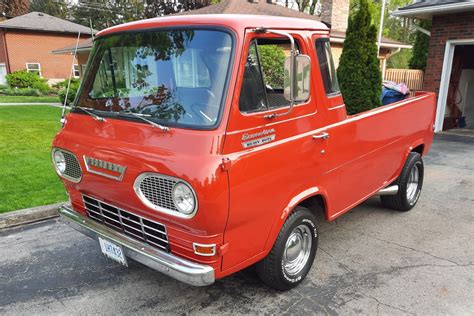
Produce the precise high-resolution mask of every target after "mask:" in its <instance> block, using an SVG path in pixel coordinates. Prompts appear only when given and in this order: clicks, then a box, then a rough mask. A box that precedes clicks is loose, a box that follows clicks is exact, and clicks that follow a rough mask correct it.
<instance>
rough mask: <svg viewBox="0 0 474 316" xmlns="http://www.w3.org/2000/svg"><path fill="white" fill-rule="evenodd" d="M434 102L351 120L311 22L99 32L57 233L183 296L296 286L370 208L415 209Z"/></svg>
mask: <svg viewBox="0 0 474 316" xmlns="http://www.w3.org/2000/svg"><path fill="white" fill-rule="evenodd" d="M434 113H435V95H434V94H432V93H418V94H417V95H416V96H414V97H412V98H410V99H407V100H404V101H400V102H397V103H394V104H391V105H387V106H382V107H379V108H376V109H374V110H371V111H367V112H364V113H359V114H356V115H352V116H349V115H347V113H346V109H345V105H344V102H343V98H342V96H341V93H340V91H339V88H338V83H337V79H336V73H335V69H334V65H333V60H332V56H331V49H330V45H329V29H328V28H327V27H326V26H325V25H324V24H322V23H319V22H315V21H310V20H302V19H290V18H280V17H267V16H250V15H249V16H246V15H203V16H185V17H184V16H183V17H180V16H177V17H160V18H156V19H150V20H144V21H139V22H133V23H128V24H124V25H120V26H116V27H112V28H109V29H106V30H104V31H102V32H100V33H99V34H98V35H97V37H96V39H95V43H94V47H93V50H92V52H91V57H90V60H89V63H88V66H87V69H86V74H85V76H84V79H83V81H82V84H81V87H80V89H79V91H78V93H77V97H76V100H75V101H74V104H73V107H72V109H71V111H70V113H69V114H68V115H67V116H66V118H65V119H64V120H63V123H64V127H63V129H62V130H61V131H60V132H59V133H58V135H57V136H56V137H55V139H54V142H53V148H52V159H53V164H54V166H55V169H56V172H57V173H58V175H59V176H60V177H61V179H62V180H63V182H64V185H65V187H66V189H67V191H68V193H69V197H70V200H71V205H72V206H71V207H67V206H63V207H61V208H60V210H59V213H60V215H61V217H62V219H63V220H64V221H65V222H66V223H68V224H69V225H71V226H72V227H74V228H76V229H77V230H79V231H81V232H83V233H85V234H86V235H89V236H91V237H93V238H95V239H97V240H98V241H99V244H100V248H101V250H102V252H103V253H104V254H105V255H107V256H108V257H110V258H112V259H114V260H116V261H118V262H120V263H122V264H124V265H127V260H128V259H130V258H131V259H134V260H136V261H139V262H141V263H143V264H145V265H147V266H149V267H151V268H153V269H156V270H158V271H160V272H162V273H164V274H167V275H169V276H171V277H173V278H175V279H178V280H181V281H183V282H186V283H189V284H192V285H200V286H202V285H209V284H212V283H213V282H214V281H215V279H219V278H223V277H225V276H227V275H229V274H232V273H234V272H236V271H239V270H242V269H244V268H246V267H248V266H251V265H254V264H255V265H256V270H257V272H258V274H259V276H260V277H261V279H262V280H263V281H264V282H265V283H266V284H268V285H270V286H271V287H274V288H276V289H279V290H287V289H290V288H292V287H294V286H296V285H297V284H299V283H300V282H301V281H302V280H303V279H304V278H305V276H306V275H307V273H308V271H309V270H310V268H311V266H312V264H313V261H314V258H315V255H316V249H317V245H318V230H317V224H318V223H317V220H316V218H317V217H316V214H318V213H321V214H324V216H325V218H326V219H327V220H329V221H332V220H334V219H335V218H337V217H338V216H340V215H342V214H343V213H345V212H347V211H349V210H350V209H351V208H353V207H355V206H356V205H358V204H360V203H361V202H363V201H364V200H366V199H367V198H369V197H371V196H373V195H377V194H378V195H381V200H382V203H383V204H384V205H386V206H387V207H390V208H393V209H397V210H400V211H408V210H410V209H411V208H412V207H413V206H414V205H415V204H416V202H417V200H418V198H419V196H420V191H421V187H422V183H423V161H422V156H423V155H425V154H426V153H427V152H428V150H429V148H430V145H431V143H432V138H433V120H434Z"/></svg>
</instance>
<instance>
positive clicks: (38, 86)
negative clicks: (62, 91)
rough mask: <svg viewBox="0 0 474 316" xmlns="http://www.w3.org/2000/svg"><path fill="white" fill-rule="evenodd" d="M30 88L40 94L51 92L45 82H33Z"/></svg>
mask: <svg viewBox="0 0 474 316" xmlns="http://www.w3.org/2000/svg"><path fill="white" fill-rule="evenodd" d="M31 88H33V89H37V90H39V91H40V92H41V93H42V94H48V93H49V92H50V91H51V88H50V87H49V85H48V83H47V82H46V80H42V81H37V82H34V83H33V84H32V85H31Z"/></svg>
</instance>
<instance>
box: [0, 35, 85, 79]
mask: <svg viewBox="0 0 474 316" xmlns="http://www.w3.org/2000/svg"><path fill="white" fill-rule="evenodd" d="M5 39H6V43H7V50H8V57H9V61H10V63H9V64H10V71H11V72H13V71H17V70H22V69H26V63H40V64H41V75H42V77H43V78H47V79H52V81H57V80H59V79H65V78H67V77H69V73H70V71H71V64H72V58H71V55H53V54H52V53H51V51H53V50H55V49H58V48H61V47H65V46H68V45H71V44H74V43H75V41H76V39H77V35H74V34H70V35H68V34H54V33H39V32H21V31H7V32H6V34H5Z"/></svg>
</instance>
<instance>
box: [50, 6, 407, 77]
mask: <svg viewBox="0 0 474 316" xmlns="http://www.w3.org/2000/svg"><path fill="white" fill-rule="evenodd" d="M189 14H255V15H272V16H284V17H292V18H300V19H314V20H317V21H323V22H325V23H327V24H329V25H330V26H331V39H330V41H331V48H332V52H333V57H334V63H335V64H336V66H337V65H338V64H339V58H340V57H341V54H342V46H343V43H344V39H345V35H346V33H345V31H346V29H347V19H348V17H349V0H324V2H323V6H322V14H321V16H315V15H309V14H307V13H304V12H300V11H297V10H293V9H289V8H286V7H284V6H282V5H279V4H276V3H275V1H271V0H266V1H265V0H260V1H258V0H222V1H220V2H219V3H217V4H213V5H210V6H206V7H203V8H200V9H197V10H192V11H185V12H181V13H178V15H189ZM380 47H381V48H380V62H381V67H382V72H384V71H385V67H386V63H387V60H388V58H390V57H391V56H392V55H394V54H396V53H397V52H399V51H400V50H401V49H402V48H411V45H407V44H404V43H401V42H398V41H395V40H392V39H389V38H385V37H384V38H382V42H381V46H380ZM74 48H75V45H73V44H70V45H69V46H67V47H62V48H57V49H56V50H54V51H53V53H54V54H70V53H71V52H73V51H74ZM91 48H92V41H90V40H87V41H83V42H81V43H80V45H79V47H78V52H79V54H78V56H79V57H78V58H79V59H80V62H81V61H85V60H87V56H88V52H89V51H90V49H91ZM84 67H85V66H84ZM84 67H81V68H84ZM81 70H82V69H81Z"/></svg>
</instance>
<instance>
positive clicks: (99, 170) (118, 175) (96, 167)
mask: <svg viewBox="0 0 474 316" xmlns="http://www.w3.org/2000/svg"><path fill="white" fill-rule="evenodd" d="M83 157H84V163H85V165H86V170H87V171H88V172H90V173H94V174H97V175H100V176H103V177H106V178H109V179H113V180H117V181H122V179H123V176H124V175H125V170H127V167H124V166H121V165H118V164H115V163H112V162H108V161H105V160H100V159H97V158H92V157H88V156H83Z"/></svg>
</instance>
